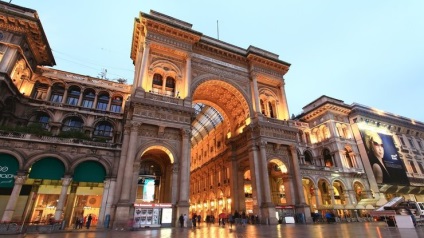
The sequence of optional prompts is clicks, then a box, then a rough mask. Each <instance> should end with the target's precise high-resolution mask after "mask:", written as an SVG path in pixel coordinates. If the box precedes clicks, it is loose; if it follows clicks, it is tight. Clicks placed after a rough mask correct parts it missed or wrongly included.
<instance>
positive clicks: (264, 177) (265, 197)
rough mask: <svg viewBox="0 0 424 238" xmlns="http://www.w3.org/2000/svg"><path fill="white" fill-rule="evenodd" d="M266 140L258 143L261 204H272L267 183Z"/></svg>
mask: <svg viewBox="0 0 424 238" xmlns="http://www.w3.org/2000/svg"><path fill="white" fill-rule="evenodd" d="M266 144H267V143H266V142H261V144H260V153H261V163H260V165H261V168H260V169H261V173H262V176H261V177H262V187H263V189H262V195H263V200H262V206H264V205H265V204H266V206H272V207H274V206H273V204H272V201H271V189H270V184H269V175H268V161H267V158H266Z"/></svg>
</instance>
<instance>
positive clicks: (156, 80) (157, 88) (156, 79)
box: [152, 74, 163, 93]
mask: <svg viewBox="0 0 424 238" xmlns="http://www.w3.org/2000/svg"><path fill="white" fill-rule="evenodd" d="M162 85H163V77H162V75H160V74H154V75H153V85H152V92H154V93H161V92H162Z"/></svg>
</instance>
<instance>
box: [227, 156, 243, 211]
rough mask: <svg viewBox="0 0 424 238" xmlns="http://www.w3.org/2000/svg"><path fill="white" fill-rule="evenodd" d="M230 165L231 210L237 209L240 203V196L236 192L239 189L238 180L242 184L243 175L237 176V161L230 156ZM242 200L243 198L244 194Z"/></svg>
mask: <svg viewBox="0 0 424 238" xmlns="http://www.w3.org/2000/svg"><path fill="white" fill-rule="evenodd" d="M229 165H230V171H231V172H230V178H229V179H230V189H231V202H232V208H233V209H239V203H240V201H239V200H240V199H241V198H240V196H241V194H240V193H239V192H238V188H239V180H242V182H243V175H241V177H240V175H239V174H238V169H237V160H236V158H235V155H234V154H232V155H231V162H230V163H229ZM242 198H244V193H243V196H242Z"/></svg>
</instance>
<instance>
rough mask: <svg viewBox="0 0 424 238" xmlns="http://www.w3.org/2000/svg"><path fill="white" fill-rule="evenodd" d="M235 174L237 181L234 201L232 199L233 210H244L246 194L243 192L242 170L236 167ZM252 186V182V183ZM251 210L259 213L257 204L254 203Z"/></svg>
mask: <svg viewBox="0 0 424 238" xmlns="http://www.w3.org/2000/svg"><path fill="white" fill-rule="evenodd" d="M236 176H237V178H238V179H237V183H236V188H235V189H236V191H235V193H236V195H235V196H236V199H237V200H236V201H234V210H238V211H242V210H246V195H245V192H244V171H243V170H242V169H237V170H236ZM252 187H254V186H253V184H252ZM253 191H254V190H253V188H252V192H253ZM253 210H254V213H256V214H258V213H259V207H258V206H257V204H255V205H254V206H253Z"/></svg>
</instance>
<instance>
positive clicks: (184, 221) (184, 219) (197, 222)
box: [178, 213, 202, 228]
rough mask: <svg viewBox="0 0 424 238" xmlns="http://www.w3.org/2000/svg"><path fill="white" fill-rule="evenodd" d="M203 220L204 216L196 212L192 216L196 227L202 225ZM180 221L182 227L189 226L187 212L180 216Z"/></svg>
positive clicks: (193, 224) (192, 222) (192, 221)
mask: <svg viewBox="0 0 424 238" xmlns="http://www.w3.org/2000/svg"><path fill="white" fill-rule="evenodd" d="M201 220H202V217H201V216H200V215H197V214H196V213H194V214H193V215H192V217H191V224H192V226H193V228H196V226H197V225H200V222H201ZM178 221H179V223H180V227H187V221H188V217H187V214H184V215H183V214H181V215H180V217H179V218H178Z"/></svg>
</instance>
